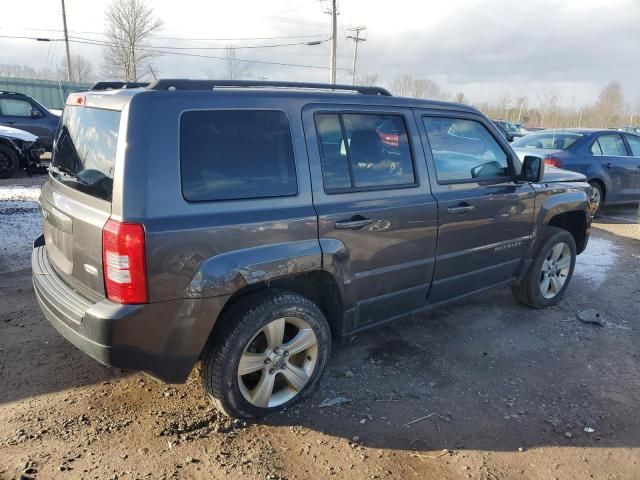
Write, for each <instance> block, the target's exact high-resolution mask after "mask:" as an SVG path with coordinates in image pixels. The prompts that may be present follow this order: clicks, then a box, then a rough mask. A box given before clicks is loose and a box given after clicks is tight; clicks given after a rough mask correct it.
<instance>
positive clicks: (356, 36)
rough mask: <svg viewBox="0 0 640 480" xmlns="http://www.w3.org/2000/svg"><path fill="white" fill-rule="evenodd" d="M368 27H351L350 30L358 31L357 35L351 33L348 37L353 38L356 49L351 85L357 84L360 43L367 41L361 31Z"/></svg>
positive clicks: (354, 51)
mask: <svg viewBox="0 0 640 480" xmlns="http://www.w3.org/2000/svg"><path fill="white" fill-rule="evenodd" d="M366 29H367V27H355V28H350V29H349V30H350V31H352V32H356V34H355V36H353V35H349V36H348V37H347V38H350V39H351V40H353V43H354V50H353V67H352V68H351V85H355V84H356V62H357V61H358V43H360V42H366V41H367V39H366V38H361V37H360V32H361V31H363V30H366Z"/></svg>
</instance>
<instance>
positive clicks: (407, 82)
mask: <svg viewBox="0 0 640 480" xmlns="http://www.w3.org/2000/svg"><path fill="white" fill-rule="evenodd" d="M391 89H392V90H393V92H394V93H395V94H396V95H399V96H401V97H415V98H433V99H444V98H447V94H446V93H445V92H444V91H443V90H442V89H441V88H440V86H439V85H438V84H437V83H436V82H434V81H432V80H429V79H419V78H413V77H412V76H411V75H403V76H402V77H396V78H394V79H393V81H392V82H391Z"/></svg>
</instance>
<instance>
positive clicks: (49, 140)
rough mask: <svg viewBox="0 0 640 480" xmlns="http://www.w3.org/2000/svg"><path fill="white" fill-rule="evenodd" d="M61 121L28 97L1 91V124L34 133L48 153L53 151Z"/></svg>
mask: <svg viewBox="0 0 640 480" xmlns="http://www.w3.org/2000/svg"><path fill="white" fill-rule="evenodd" d="M59 121H60V117H59V116H58V115H55V114H53V113H51V112H50V111H49V110H47V108H46V107H45V106H43V105H41V104H40V103H38V102H37V101H35V100H34V99H33V98H31V97H29V96H28V95H24V94H22V93H15V92H2V91H0V124H2V125H6V126H8V127H13V128H17V129H19V130H24V131H26V132H29V133H32V134H33V135H35V136H36V137H38V143H39V144H40V145H41V146H42V147H43V148H44V149H45V150H47V151H51V147H52V144H53V134H54V132H55V130H56V128H58V123H59Z"/></svg>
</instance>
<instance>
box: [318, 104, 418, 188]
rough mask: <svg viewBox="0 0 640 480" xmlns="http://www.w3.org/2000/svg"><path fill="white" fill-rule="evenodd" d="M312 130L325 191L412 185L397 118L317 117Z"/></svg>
mask: <svg viewBox="0 0 640 480" xmlns="http://www.w3.org/2000/svg"><path fill="white" fill-rule="evenodd" d="M316 128H317V130H318V137H319V140H320V148H321V156H322V174H323V179H324V186H325V189H326V190H328V191H330V190H344V189H357V188H371V187H388V186H403V185H414V184H415V176H414V172H413V161H412V159H411V148H410V147H409V139H408V136H407V129H406V126H405V123H404V119H403V118H402V116H401V115H382V114H360V113H358V114H352V113H345V114H335V113H331V114H318V115H316Z"/></svg>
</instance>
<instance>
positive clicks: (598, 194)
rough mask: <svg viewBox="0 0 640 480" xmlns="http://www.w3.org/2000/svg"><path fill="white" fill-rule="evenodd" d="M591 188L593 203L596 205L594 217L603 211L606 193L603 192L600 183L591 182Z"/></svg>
mask: <svg viewBox="0 0 640 480" xmlns="http://www.w3.org/2000/svg"><path fill="white" fill-rule="evenodd" d="M589 185H591V188H592V189H593V190H592V191H591V201H592V202H593V203H594V205H595V207H594V210H593V216H594V217H595V216H596V215H599V214H600V210H602V204H603V203H604V191H603V190H602V186H601V185H600V184H599V183H598V182H594V181H591V182H589Z"/></svg>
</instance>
